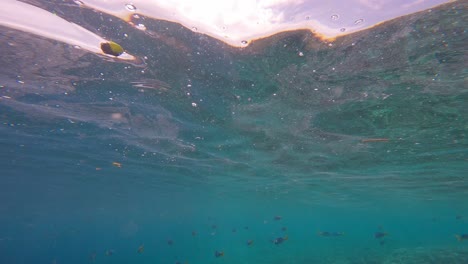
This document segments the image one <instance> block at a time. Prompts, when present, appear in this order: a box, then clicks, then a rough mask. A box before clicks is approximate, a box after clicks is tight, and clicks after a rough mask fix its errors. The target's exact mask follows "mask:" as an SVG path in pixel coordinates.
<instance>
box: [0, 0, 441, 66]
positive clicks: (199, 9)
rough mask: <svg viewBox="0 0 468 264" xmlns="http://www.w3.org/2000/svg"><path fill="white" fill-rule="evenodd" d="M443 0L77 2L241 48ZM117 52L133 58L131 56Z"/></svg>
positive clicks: (64, 26)
mask: <svg viewBox="0 0 468 264" xmlns="http://www.w3.org/2000/svg"><path fill="white" fill-rule="evenodd" d="M446 2H449V1H447V0H411V1H410V0H329V1H317V0H258V1H255V0H225V1H218V0H201V1H191V0H158V1H156V0H135V1H122V0H76V1H74V3H75V4H76V5H78V6H81V7H83V8H86V7H87V8H92V9H95V10H99V11H102V12H104V13H108V14H111V15H113V16H116V17H119V18H121V19H123V20H125V21H128V22H130V23H132V24H133V25H135V27H136V28H138V29H140V30H145V25H144V24H142V23H140V22H134V21H133V20H138V18H139V17H141V16H144V17H151V18H153V19H161V20H167V21H172V22H176V23H180V24H182V25H183V26H185V27H187V28H189V29H191V30H193V31H196V32H199V33H203V34H206V35H209V36H211V37H213V38H216V39H219V40H221V41H223V42H225V43H227V44H229V45H232V46H235V47H242V46H245V45H248V43H249V42H251V41H252V40H255V39H260V38H265V37H268V36H271V35H274V34H276V33H279V32H283V31H291V30H297V29H310V30H312V31H313V32H315V33H316V34H317V36H319V37H320V38H322V39H333V38H335V37H338V36H341V35H345V34H349V33H352V32H356V31H359V30H363V29H366V28H369V27H372V26H374V25H376V24H378V23H381V22H383V21H387V20H390V19H393V18H396V17H399V16H403V15H407V14H410V13H414V12H418V11H422V10H426V9H429V8H432V7H434V6H437V5H440V4H443V3H446ZM2 6H3V8H4V9H5V10H8V12H2V13H1V14H0V25H3V26H7V27H12V28H15V29H19V30H22V31H27V32H31V33H34V34H37V35H41V36H44V37H47V38H52V39H56V40H58V41H62V42H66V43H69V44H72V45H77V46H80V47H82V48H84V49H87V50H89V51H91V52H95V53H101V54H102V52H101V50H100V48H99V43H101V42H103V41H105V40H103V39H102V38H100V37H99V36H97V35H95V34H94V33H92V32H89V31H87V30H86V29H84V28H81V27H79V26H78V25H76V24H73V23H70V22H68V21H66V20H65V19H61V18H59V17H58V16H56V15H55V14H52V13H50V12H47V11H45V10H42V9H40V8H37V7H34V6H32V5H29V4H26V3H22V2H19V1H15V0H2ZM127 55H128V54H124V56H120V58H123V59H133V58H132V56H128V57H126V58H125V56H127Z"/></svg>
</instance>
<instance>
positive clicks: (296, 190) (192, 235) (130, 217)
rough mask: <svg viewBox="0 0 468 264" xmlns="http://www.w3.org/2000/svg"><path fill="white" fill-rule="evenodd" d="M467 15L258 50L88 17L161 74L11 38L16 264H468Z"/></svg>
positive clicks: (456, 8) (0, 127)
mask: <svg viewBox="0 0 468 264" xmlns="http://www.w3.org/2000/svg"><path fill="white" fill-rule="evenodd" d="M462 2H463V1H458V2H455V3H452V4H449V5H446V6H443V7H441V8H439V9H436V10H433V12H431V13H430V14H429V13H427V12H425V13H421V14H414V15H411V16H408V17H403V18H399V19H397V20H394V21H390V22H388V23H386V24H383V25H380V26H378V27H376V28H373V29H370V30H367V31H364V32H360V33H356V34H353V35H350V36H346V37H343V38H340V39H338V40H336V41H335V42H333V43H331V44H330V43H324V42H321V41H319V40H317V39H315V38H314V37H313V36H312V35H310V33H307V32H294V33H291V34H283V35H280V36H276V37H272V38H270V39H267V40H264V41H262V42H260V43H253V45H252V46H251V47H248V48H245V49H241V50H238V49H233V48H229V47H227V46H225V45H224V44H222V43H220V42H217V41H215V40H212V39H210V38H208V37H206V36H201V35H197V34H196V33H193V32H191V31H189V30H187V29H184V28H182V27H181V26H179V25H175V24H170V23H167V22H161V21H149V20H148V21H147V22H146V26H147V28H148V29H149V31H151V30H154V31H158V32H159V35H157V36H158V37H155V35H154V34H153V35H152V34H145V33H144V32H141V31H136V30H135V29H133V28H131V27H130V26H128V25H126V24H125V23H123V22H118V21H115V20H113V21H109V20H108V18H109V17H106V15H103V14H98V13H94V12H92V11H91V10H84V11H82V12H81V13H80V14H79V15H77V14H75V15H74V16H71V18H70V19H72V20H73V21H74V22H76V23H81V24H85V25H86V26H87V27H91V28H94V29H98V30H99V32H100V33H101V34H103V35H104V36H105V37H106V38H108V39H113V40H115V41H116V42H118V43H120V44H121V45H122V46H123V47H124V48H125V49H126V50H128V51H130V52H131V53H132V54H136V55H138V56H140V57H142V58H143V57H145V56H146V59H145V64H141V65H132V64H125V63H120V62H112V61H109V60H104V59H103V58H100V57H97V56H95V55H93V54H88V53H85V52H84V51H81V50H78V49H75V48H73V47H70V46H68V45H65V44H60V43H56V42H54V41H51V40H47V39H43V38H40V37H37V36H34V35H30V34H27V33H22V32H19V31H14V30H11V29H8V28H3V27H0V37H1V38H0V60H1V65H2V66H1V67H0V175H1V176H0V263H70V264H73V263H177V262H178V261H179V262H180V263H191V264H192V263H468V240H465V241H458V240H457V239H456V237H455V235H461V234H467V233H468V179H467V178H466V177H467V176H466V174H467V173H466V172H467V171H468V164H467V161H468V141H467V132H468V115H467V114H466V112H467V109H468V90H467V88H466V78H467V70H466V69H467V67H466V66H467V65H466V57H467V54H466V29H465V28H466V27H465V25H466V21H467V15H466V9H467V6H466V3H462ZM54 8H59V9H60V11H61V12H62V13H67V12H72V11H73V10H72V9H70V10H69V9H68V8H69V7H67V6H60V7H54ZM101 17H102V18H103V20H101ZM84 21H86V23H84ZM124 33H126V34H128V36H129V37H126V38H124V37H123V34H124ZM174 43H175V44H174ZM299 52H302V53H303V55H304V56H299V55H298V54H299ZM276 216H280V218H281V219H279V220H275V217H276ZM278 218H279V217H278ZM326 231H327V232H339V233H341V232H343V233H344V234H343V235H341V236H336V237H326V236H321V235H319V233H320V232H326ZM376 232H385V233H387V235H386V236H384V237H383V238H375V233H376ZM279 237H281V238H287V240H285V241H284V242H283V243H281V244H275V243H274V240H275V239H277V238H279ZM248 240H252V241H253V243H252V244H251V245H248V244H247V241H248ZM140 246H144V250H143V251H142V252H138V249H139V247H140ZM110 251H111V252H112V255H109V254H107V255H106V252H108V253H109V252H110ZM215 251H223V252H224V256H222V257H219V258H216V257H215Z"/></svg>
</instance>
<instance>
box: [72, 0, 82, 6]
mask: <svg viewBox="0 0 468 264" xmlns="http://www.w3.org/2000/svg"><path fill="white" fill-rule="evenodd" d="M73 2H75V4H77V5H79V6H82V5H84V3H83V1H80V0H75V1H73Z"/></svg>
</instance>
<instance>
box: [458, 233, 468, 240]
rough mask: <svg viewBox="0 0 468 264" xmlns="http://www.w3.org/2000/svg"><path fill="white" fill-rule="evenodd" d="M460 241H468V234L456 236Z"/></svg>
mask: <svg viewBox="0 0 468 264" xmlns="http://www.w3.org/2000/svg"><path fill="white" fill-rule="evenodd" d="M455 237H456V238H457V240H458V241H463V240H468V234H459V235H455Z"/></svg>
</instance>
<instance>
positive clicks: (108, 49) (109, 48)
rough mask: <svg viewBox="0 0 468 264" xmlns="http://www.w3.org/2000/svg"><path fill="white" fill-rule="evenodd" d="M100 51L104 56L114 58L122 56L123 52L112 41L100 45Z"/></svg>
mask: <svg viewBox="0 0 468 264" xmlns="http://www.w3.org/2000/svg"><path fill="white" fill-rule="evenodd" d="M101 50H102V52H104V53H105V54H108V55H113V56H116V57H117V56H120V55H122V53H123V52H124V50H123V48H122V46H120V45H119V44H117V43H115V42H113V41H109V42H104V43H101Z"/></svg>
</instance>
